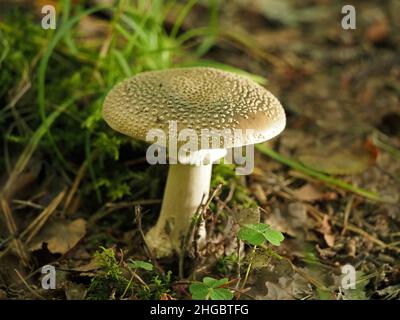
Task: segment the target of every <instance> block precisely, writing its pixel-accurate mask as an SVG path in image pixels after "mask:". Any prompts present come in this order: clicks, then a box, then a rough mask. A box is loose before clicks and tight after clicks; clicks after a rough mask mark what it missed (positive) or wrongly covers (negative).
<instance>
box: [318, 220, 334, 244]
mask: <svg viewBox="0 0 400 320" xmlns="http://www.w3.org/2000/svg"><path fill="white" fill-rule="evenodd" d="M319 231H320V232H321V233H322V234H323V236H324V240H325V242H326V244H327V245H328V246H329V247H331V248H332V247H333V246H334V245H335V236H334V234H333V233H332V228H331V225H330V223H329V217H328V216H327V215H324V218H323V219H322V222H321V228H320V229H319Z"/></svg>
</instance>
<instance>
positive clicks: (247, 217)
mask: <svg viewBox="0 0 400 320" xmlns="http://www.w3.org/2000/svg"><path fill="white" fill-rule="evenodd" d="M233 218H234V220H235V222H236V223H237V224H238V225H240V226H244V225H246V224H256V223H259V222H260V208H259V207H256V208H239V209H238V210H235V212H234V213H233Z"/></svg>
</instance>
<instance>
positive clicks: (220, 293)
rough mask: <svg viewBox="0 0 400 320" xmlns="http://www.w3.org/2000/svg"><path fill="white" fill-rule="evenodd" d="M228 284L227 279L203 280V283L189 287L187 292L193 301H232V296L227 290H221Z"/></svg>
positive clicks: (207, 278)
mask: <svg viewBox="0 0 400 320" xmlns="http://www.w3.org/2000/svg"><path fill="white" fill-rule="evenodd" d="M228 282H229V280H228V278H223V279H219V280H218V279H214V278H210V277H205V278H203V282H195V283H192V284H191V285H190V288H189V291H190V293H191V294H192V299H193V300H210V299H211V300H232V299H233V294H232V292H231V291H230V290H229V289H226V288H221V287H222V286H223V285H225V284H227V283H228Z"/></svg>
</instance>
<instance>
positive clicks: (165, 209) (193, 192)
mask: <svg viewBox="0 0 400 320" xmlns="http://www.w3.org/2000/svg"><path fill="white" fill-rule="evenodd" d="M103 118H104V120H105V121H106V122H107V123H108V125H109V126H110V127H111V128H113V129H114V130H116V131H118V132H120V133H123V134H125V135H128V136H130V137H133V138H136V139H141V140H146V136H147V134H148V132H149V130H151V129H159V130H162V131H163V132H169V124H170V122H171V121H174V122H175V123H176V127H177V131H176V133H175V134H174V135H175V136H171V135H168V134H167V136H166V140H165V141H163V143H160V145H163V146H164V147H165V148H167V147H168V146H171V144H170V143H171V141H174V140H175V141H176V140H177V137H176V135H177V134H178V133H179V132H180V131H181V130H183V129H190V130H191V132H193V133H195V135H196V136H197V139H198V141H196V142H198V144H197V145H198V146H200V145H201V139H202V138H205V137H204V135H205V133H204V132H207V130H219V131H224V132H226V130H228V131H229V132H233V131H234V130H236V131H238V129H240V130H241V132H243V133H242V134H240V135H235V139H228V141H226V140H225V141H221V140H220V142H219V145H217V146H214V145H213V147H212V148H203V149H201V148H200V149H199V150H198V151H192V152H189V155H188V156H187V157H175V158H174V157H173V155H172V157H171V155H170V159H173V160H178V161H172V162H176V163H175V164H171V161H170V166H169V173H168V178H167V183H166V187H165V191H164V198H163V202H162V206H161V212H160V215H159V218H158V221H157V223H156V225H155V226H154V227H152V228H151V229H150V231H148V232H147V234H146V236H145V240H146V243H147V245H148V247H149V248H150V249H151V250H152V251H153V254H154V255H155V256H156V257H165V256H169V255H171V254H173V253H174V252H176V253H181V250H182V249H181V248H182V241H183V239H184V238H185V235H186V234H187V233H188V231H189V229H190V225H191V221H192V218H193V216H194V214H195V213H196V211H197V210H198V208H199V206H200V205H202V204H204V203H205V202H206V201H207V198H208V194H209V189H210V180H211V171H212V164H213V162H215V161H216V160H218V159H219V158H222V157H224V156H225V154H226V149H228V148H232V147H242V146H245V145H249V144H255V143H259V142H263V141H266V140H269V139H271V138H273V137H274V136H276V135H277V134H279V133H280V132H281V131H282V130H283V129H284V127H285V124H286V117H285V112H284V110H283V108H282V106H281V104H280V103H279V101H278V100H277V99H276V98H275V97H274V96H273V95H272V94H271V93H270V92H269V91H267V90H266V89H264V88H263V87H261V86H260V85H258V84H257V83H255V82H253V81H252V80H250V79H248V78H245V77H241V76H238V75H236V74H233V73H230V72H226V71H221V70H218V69H214V68H208V67H191V68H175V69H167V70H159V71H148V72H143V73H140V74H138V75H136V76H134V77H131V78H128V79H126V80H123V81H122V82H120V83H119V84H117V85H116V86H115V87H114V88H113V89H112V90H111V91H110V92H109V94H108V95H107V97H106V99H105V102H104V106H103ZM240 130H239V132H240ZM177 143H178V144H179V146H182V143H181V141H178V142H177ZM170 149H171V148H170ZM169 151H171V150H169ZM193 159H195V160H197V162H196V164H193V161H194V160H193Z"/></svg>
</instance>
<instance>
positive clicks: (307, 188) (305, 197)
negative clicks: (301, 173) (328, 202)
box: [292, 183, 324, 202]
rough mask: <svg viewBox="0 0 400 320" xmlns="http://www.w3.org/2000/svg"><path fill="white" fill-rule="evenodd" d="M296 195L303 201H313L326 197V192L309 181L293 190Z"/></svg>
mask: <svg viewBox="0 0 400 320" xmlns="http://www.w3.org/2000/svg"><path fill="white" fill-rule="evenodd" d="M292 193H293V194H294V196H295V197H296V198H297V199H299V200H302V201H309V202H313V201H316V200H321V199H323V198H324V194H323V193H322V192H320V191H319V190H317V189H316V188H315V187H314V186H313V185H312V184H310V183H307V184H305V185H304V186H302V187H301V188H299V189H295V190H293V191H292Z"/></svg>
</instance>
